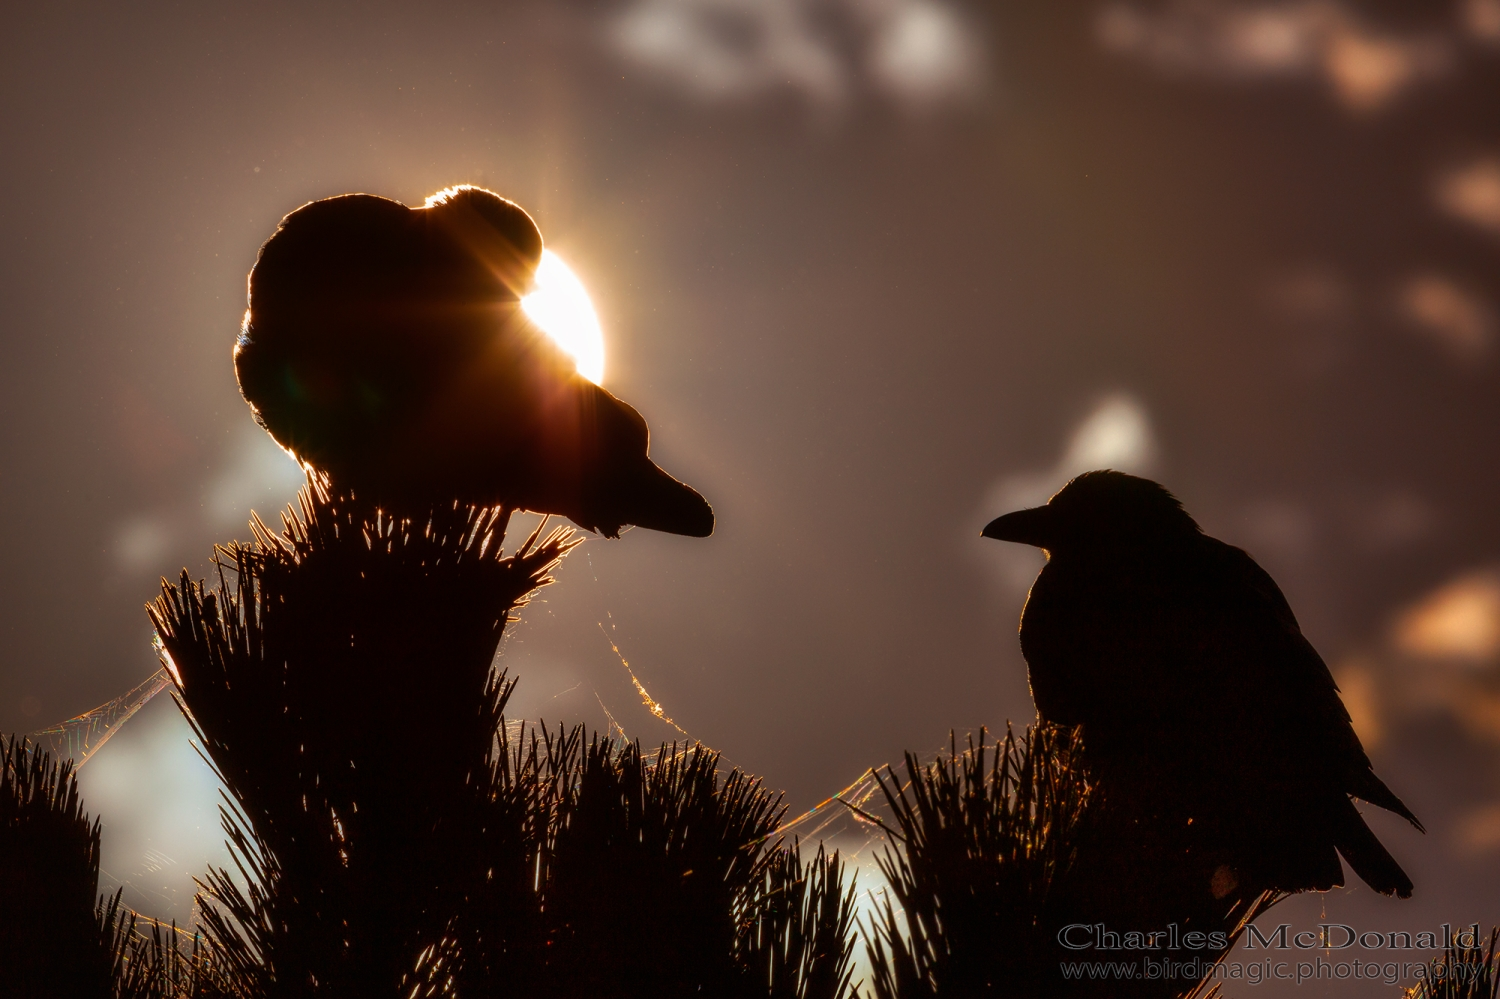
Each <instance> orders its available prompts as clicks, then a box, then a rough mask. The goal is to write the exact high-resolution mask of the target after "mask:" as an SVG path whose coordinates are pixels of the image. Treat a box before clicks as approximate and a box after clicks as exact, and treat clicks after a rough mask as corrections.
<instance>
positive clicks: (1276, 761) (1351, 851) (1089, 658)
mask: <svg viewBox="0 0 1500 999" xmlns="http://www.w3.org/2000/svg"><path fill="white" fill-rule="evenodd" d="M983 534H984V536H985V537H987V538H996V539H999V540H1001V541H1015V542H1019V543H1021V544H1028V545H1035V546H1037V547H1039V548H1043V549H1045V550H1046V551H1047V554H1048V561H1047V565H1046V567H1045V568H1043V569H1042V572H1041V574H1040V575H1039V576H1038V577H1037V579H1036V582H1035V583H1034V584H1033V585H1032V587H1031V594H1030V596H1029V597H1028V598H1027V601H1026V609H1025V611H1024V613H1023V614H1022V618H1021V650H1022V652H1023V653H1024V654H1025V656H1026V663H1027V667H1028V671H1029V674H1030V678H1031V691H1032V696H1033V697H1034V698H1035V700H1036V706H1037V711H1038V713H1039V714H1040V715H1041V717H1042V719H1043V720H1045V721H1049V722H1056V723H1059V724H1062V725H1069V726H1071V725H1082V726H1083V738H1084V744H1085V746H1086V750H1087V752H1088V754H1089V756H1090V757H1091V758H1092V759H1093V760H1094V761H1095V763H1096V764H1097V765H1098V766H1099V768H1100V771H1101V773H1102V775H1103V778H1104V780H1105V781H1106V782H1107V783H1108V782H1113V783H1115V784H1116V785H1117V786H1119V787H1124V788H1127V789H1128V793H1130V794H1133V795H1139V796H1142V797H1144V798H1146V799H1147V800H1148V801H1149V807H1148V808H1147V809H1146V811H1147V813H1148V814H1155V815H1158V816H1159V817H1160V818H1161V819H1162V820H1163V821H1169V822H1176V823H1177V824H1178V825H1179V826H1183V825H1184V824H1185V825H1186V826H1187V827H1189V828H1191V829H1192V830H1193V832H1192V834H1191V835H1192V841H1193V842H1196V843H1198V844H1200V846H1201V849H1202V851H1203V852H1205V853H1208V854H1212V853H1214V852H1215V851H1217V853H1218V856H1219V858H1220V862H1222V863H1225V864H1227V865H1228V866H1229V867H1231V868H1232V869H1233V871H1234V880H1236V881H1239V882H1243V881H1244V880H1245V879H1246V878H1247V877H1248V878H1249V880H1250V882H1251V883H1252V884H1254V885H1256V886H1258V887H1259V888H1279V889H1283V890H1287V891H1293V890H1305V889H1315V890H1326V889H1329V888H1333V887H1336V886H1338V885H1341V884H1343V870H1342V868H1341V866H1340V864H1339V860H1338V854H1343V856H1344V858H1345V859H1346V860H1347V861H1348V862H1349V864H1350V866H1352V867H1353V868H1354V870H1355V872H1356V873H1357V874H1358V875H1359V876H1360V877H1361V878H1363V879H1364V880H1365V882H1366V883H1368V884H1369V885H1370V887H1372V888H1374V889H1375V890H1376V891H1379V892H1382V893H1384V894H1387V895H1389V894H1392V893H1394V894H1396V895H1399V896H1401V897H1402V898H1406V897H1408V896H1409V895H1410V894H1411V888H1412V884H1411V879H1410V878H1408V877H1407V876H1406V873H1405V872H1404V871H1402V869H1401V867H1400V865H1398V864H1397V863H1396V861H1395V860H1394V859H1392V857H1391V855H1390V854H1389V853H1388V852H1386V849H1385V847H1384V846H1382V845H1381V843H1380V841H1379V840H1378V839H1376V837H1375V834H1374V833H1372V832H1371V831H1370V829H1369V827H1368V826H1366V825H1365V822H1364V819H1363V818H1361V816H1360V814H1359V812H1358V810H1356V808H1355V806H1354V803H1353V802H1352V801H1351V800H1350V795H1353V796H1354V797H1357V798H1362V799H1363V800H1365V801H1368V802H1370V803H1372V804H1375V805H1379V806H1380V807H1382V808H1385V809H1389V810H1390V811H1392V812H1395V813H1396V814H1398V815H1401V816H1402V817H1404V818H1405V819H1407V821H1409V822H1411V824H1412V825H1414V826H1416V827H1417V828H1418V829H1421V828H1422V825H1421V823H1420V822H1418V821H1417V818H1416V816H1414V815H1413V814H1412V813H1411V811H1410V810H1409V809H1408V808H1407V807H1406V806H1405V805H1404V804H1402V803H1401V800H1400V799H1399V798H1397V797H1396V796H1395V795H1394V794H1392V793H1391V791H1390V789H1389V788H1387V787H1386V786H1385V784H1384V783H1382V782H1381V780H1380V778H1379V777H1376V776H1375V772H1374V771H1373V770H1372V769H1371V766H1370V760H1369V757H1367V756H1366V755H1365V751H1364V748H1363V747H1362V746H1361V745H1360V742H1359V738H1358V736H1356V735H1355V734H1354V727H1353V725H1351V724H1350V719H1349V713H1348V712H1347V711H1346V710H1345V709H1344V705H1343V702H1342V701H1340V700H1339V695H1338V687H1337V686H1336V685H1335V684H1334V682H1333V677H1332V676H1331V675H1330V674H1329V672H1328V667H1327V666H1326V665H1324V663H1323V660H1322V659H1321V658H1320V657H1319V656H1318V653H1317V652H1316V651H1315V650H1314V649H1313V647H1312V645H1311V644H1310V643H1309V642H1308V641H1307V639H1306V638H1304V637H1303V635H1302V632H1301V630H1300V629H1299V628H1298V626H1297V619H1296V618H1295V617H1294V616H1293V615H1292V610H1291V608H1290V607H1289V606H1288V605H1287V602H1286V598H1285V597H1283V596H1282V594H1281V590H1280V589H1279V588H1278V587H1277V586H1276V583H1275V582H1274V581H1272V579H1271V577H1270V576H1269V575H1267V574H1266V572H1265V571H1264V570H1263V569H1261V567H1260V566H1258V565H1256V564H1255V562H1254V560H1252V559H1251V558H1250V556H1249V555H1247V554H1245V552H1243V551H1241V550H1240V549H1238V548H1235V547H1233V546H1231V545H1227V544H1224V543H1223V542H1222V541H1218V540H1215V539H1214V538H1211V537H1209V536H1207V535H1206V534H1204V533H1203V532H1202V530H1201V529H1200V528H1199V527H1198V525H1197V524H1196V523H1195V522H1194V521H1193V519H1192V517H1190V516H1188V514H1187V512H1186V511H1184V510H1183V508H1182V505H1181V504H1180V503H1179V502H1178V501H1177V499H1176V498H1175V497H1173V496H1172V494H1171V493H1169V492H1168V491H1167V490H1166V489H1164V488H1163V487H1161V486H1160V485H1158V484H1157V483H1155V482H1152V481H1150V480H1149V479H1142V478H1137V477H1135V476H1132V475H1125V474H1123V473H1121V472H1113V471H1099V472H1088V473H1085V474H1084V475H1080V476H1078V477H1077V478H1076V479H1074V480H1073V481H1072V482H1069V483H1068V484H1067V485H1066V486H1065V487H1063V489H1062V490H1061V491H1060V492H1058V493H1057V495H1055V496H1053V497H1052V499H1051V501H1050V502H1048V503H1047V505H1046V506H1042V507H1036V508H1035V509H1030V510H1021V511H1018V512H1016V513H1010V514H1006V515H1005V516H1003V517H1000V518H998V519H996V520H993V521H991V522H990V523H989V524H988V525H986V526H985V528H984V531H983ZM1335 849H1337V853H1335ZM1216 881H1217V878H1216ZM1216 888H1217V885H1216Z"/></svg>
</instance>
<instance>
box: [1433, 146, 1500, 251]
mask: <svg viewBox="0 0 1500 999" xmlns="http://www.w3.org/2000/svg"><path fill="white" fill-rule="evenodd" d="M1433 197H1434V199H1435V200H1436V201H1437V204H1438V207H1439V208H1441V209H1442V210H1443V211H1445V212H1447V213H1448V214H1449V215H1452V216H1453V217H1455V218H1458V219H1462V220H1463V221H1465V222H1468V223H1471V224H1472V225H1476V226H1479V227H1480V228H1481V229H1487V230H1489V231H1490V232H1492V233H1496V234H1500V159H1497V158H1495V157H1485V158H1483V159H1478V160H1475V161H1473V162H1471V163H1468V164H1466V165H1465V166H1461V167H1457V168H1455V169H1453V170H1449V171H1447V172H1446V173H1444V174H1442V175H1441V176H1440V177H1439V178H1438V180H1437V184H1436V185H1435V186H1434V188H1433Z"/></svg>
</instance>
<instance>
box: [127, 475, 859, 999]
mask: <svg viewBox="0 0 1500 999" xmlns="http://www.w3.org/2000/svg"><path fill="white" fill-rule="evenodd" d="M509 514H510V512H509V511H508V510H504V509H484V508H476V507H469V506H463V505H459V504H453V505H451V506H447V507H439V508H437V509H434V510H429V511H424V512H422V514H420V515H419V516H399V515H395V516H393V515H392V514H390V513H388V512H386V511H383V510H378V509H374V508H372V507H369V506H367V505H363V504H361V502H360V501H359V500H358V499H357V498H356V497H354V496H351V495H349V494H347V493H344V494H340V493H336V492H334V491H333V490H331V489H330V488H329V487H328V486H327V484H326V483H314V484H313V486H312V487H311V488H309V489H308V490H306V491H304V493H303V494H302V496H301V498H300V510H299V512H298V513H297V514H296V515H288V516H286V517H284V518H283V530H282V531H281V532H280V533H279V534H273V533H272V531H271V530H270V529H268V528H266V527H265V526H264V525H263V524H260V523H258V522H257V524H256V525H255V538H254V541H253V543H251V544H248V545H231V546H228V547H225V548H222V549H220V550H219V552H218V554H217V566H218V577H219V578H218V581H217V583H218V585H217V586H215V587H212V588H210V587H207V586H205V585H204V584H201V583H195V582H193V581H192V580H191V579H190V578H188V577H187V576H186V575H184V576H183V577H182V579H181V580H180V581H179V582H178V583H177V584H176V585H168V584H164V587H163V593H162V596H161V597H160V598H159V599H158V600H157V601H156V602H155V603H154V604H153V605H152V606H151V608H150V612H151V616H152V620H153V623H154V624H155V625H156V627H157V630H158V633H159V634H160V636H161V639H162V643H163V646H164V648H165V651H166V655H167V658H168V660H169V665H170V666H171V668H172V669H173V671H174V675H175V677H176V680H177V689H178V693H179V696H180V699H181V703H182V705H183V708H184V710H185V712H186V713H187V715H188V717H189V720H190V722H191V723H192V725H193V727H194V730H195V732H196V734H197V735H198V737H199V739H200V740H201V745H202V746H203V748H204V751H205V753H206V755H207V757H208V758H209V760H210V761H211V763H212V764H213V766H214V767H215V769H216V770H217V772H218V774H219V776H220V777H221V779H222V780H223V782H224V785H225V787H226V788H227V790H228V793H229V798H230V800H229V801H228V802H227V803H226V808H225V815H224V821H225V828H226V830H227V832H228V834H229V839H230V845H231V850H232V855H233V857H234V863H235V869H234V870H219V871H215V872H213V873H211V874H210V875H209V876H208V877H207V878H206V879H205V881H204V882H203V887H204V898H203V900H204V916H203V920H204V928H205V932H206V936H207V947H208V952H209V954H210V955H211V957H212V960H213V962H214V964H215V967H216V968H217V970H218V972H219V974H220V975H221V977H222V979H223V981H224V982H225V983H226V984H227V988H228V990H229V992H230V994H232V995H234V996H237V997H242V999H263V997H273V996H274V997H283V996H287V997H291V996H312V995H335V996H343V995H351V996H352V995H359V996H381V995H390V996H397V995H399V996H403V997H422V996H448V995H458V996H491V995H519V996H529V995H541V994H544V993H545V994H563V995H596V996H614V995H618V996H654V997H672V996H701V995H715V996H726V997H733V996H740V995H743V996H767V995H774V996H788V997H798V999H813V997H826V999H837V997H840V996H843V995H846V994H847V992H848V987H849V977H850V961H851V956H852V945H853V915H852V909H853V903H852V896H851V891H852V889H851V887H850V886H849V885H848V884H846V882H845V878H844V873H843V866H842V864H841V863H840V862H839V860H838V858H837V857H828V856H825V855H824V854H823V853H822V852H821V851H820V852H819V854H818V856H817V857H816V858H814V859H812V860H810V861H809V862H807V863H804V862H803V861H802V859H801V857H800V854H799V852H798V851H797V850H796V849H795V847H793V848H785V847H783V846H782V844H780V842H779V841H776V840H775V839H774V837H773V833H774V830H775V829H776V827H777V826H778V824H779V821H780V819H781V816H782V813H783V807H782V805H781V804H780V801H779V798H778V797H777V796H775V795H773V794H771V793H770V792H768V791H767V790H766V789H765V788H763V787H762V786H761V784H760V782H759V781H758V780H755V779H753V778H751V777H749V776H747V775H745V774H743V773H742V772H740V771H738V770H733V771H730V772H729V773H728V774H724V773H722V772H721V770H720V767H719V758H718V756H717V755H716V754H714V753H713V752H711V751H709V750H707V749H705V748H704V747H702V746H698V745H692V746H686V747H679V746H671V747H663V749H662V750H661V751H660V752H659V753H655V754H644V753H642V751H641V749H640V747H639V745H636V744H621V743H617V742H613V741H610V740H607V739H601V738H599V737H598V736H597V735H594V736H590V735H589V734H588V733H587V732H586V731H585V730H584V729H583V728H581V727H580V728H574V729H572V730H566V731H565V730H556V731H553V730H549V729H547V728H545V727H542V728H538V729H530V730H525V729H523V730H521V731H520V733H519V734H518V735H516V736H514V737H512V736H511V735H510V734H508V733H507V729H506V726H505V724H504V710H505V705H506V702H507V700H508V698H509V697H510V694H511V692H512V690H513V689H514V681H512V680H510V679H508V678H506V676H505V675H504V674H503V673H500V672H497V671H496V670H495V669H494V668H493V666H492V663H493V660H494V656H495V652H496V648H497V646H498V643H499V640H500V638H501V635H502V633H503V630H504V627H505V625H506V623H507V621H508V620H510V614H511V612H512V611H513V610H514V609H515V608H517V607H519V606H520V605H521V604H523V603H524V602H525V601H526V600H527V599H528V598H529V596H530V595H531V594H532V593H533V592H534V591H535V590H536V589H537V588H538V587H540V586H543V585H545V584H546V583H548V582H549V581H550V577H549V576H548V573H549V571H550V570H551V569H552V568H553V567H554V566H556V565H557V563H558V562H559V560H560V559H561V558H562V557H563V556H564V555H565V554H566V553H567V551H568V550H569V549H570V548H571V547H572V546H573V545H574V544H575V543H576V541H575V539H574V538H573V537H572V536H571V533H570V532H569V531H567V530H564V529H558V530H554V531H552V532H551V533H548V534H546V535H543V534H542V533H541V531H542V528H541V527H538V529H537V531H535V532H533V533H532V534H531V536H530V537H528V538H527V539H526V540H525V542H524V543H523V544H522V545H520V546H519V548H518V549H516V550H515V551H514V552H512V553H506V552H504V551H502V542H503V541H504V532H505V528H506V525H507V523H508V521H509Z"/></svg>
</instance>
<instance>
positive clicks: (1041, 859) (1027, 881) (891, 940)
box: [870, 728, 1090, 999]
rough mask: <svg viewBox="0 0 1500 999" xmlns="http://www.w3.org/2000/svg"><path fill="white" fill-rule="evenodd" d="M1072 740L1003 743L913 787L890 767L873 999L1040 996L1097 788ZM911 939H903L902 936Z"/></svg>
mask: <svg viewBox="0 0 1500 999" xmlns="http://www.w3.org/2000/svg"><path fill="white" fill-rule="evenodd" d="M1076 756H1077V746H1076V741H1075V740H1074V739H1073V738H1072V736H1071V735H1070V734H1069V733H1066V732H1063V731H1060V730H1056V729H1048V728H1038V729H1028V730H1027V731H1026V733H1025V734H1024V735H1023V736H1022V737H1021V738H1019V739H1017V738H1016V737H1015V736H1014V734H1013V733H1011V732H1007V733H1006V735H1005V741H1004V742H1003V743H1001V744H1000V745H998V746H987V745H986V742H985V732H984V730H983V729H981V730H980V733H979V739H978V742H977V743H976V742H975V741H974V740H973V739H972V738H971V739H970V741H969V745H968V749H967V750H966V751H965V752H962V753H961V752H959V751H958V748H957V743H956V741H955V742H954V743H953V746H952V749H951V751H950V753H949V754H948V756H947V757H946V758H942V759H939V760H938V761H936V762H935V763H933V764H931V765H928V766H925V767H924V766H922V765H921V764H920V763H918V762H917V760H916V758H915V757H913V756H912V755H911V754H909V753H908V754H907V756H906V775H907V781H908V783H907V784H906V785H905V786H903V785H902V784H901V782H900V780H899V779H898V778H897V777H896V774H895V773H894V771H891V770H890V769H889V768H887V770H886V772H885V773H884V774H883V775H882V774H881V773H880V771H876V775H877V777H878V778H879V779H880V789H881V791H882V792H883V794H884V797H885V800H886V803H887V805H888V806H889V807H890V810H891V812H892V813H893V814H894V817H895V827H894V828H893V829H892V830H891V832H892V835H893V836H894V838H895V839H896V840H897V842H898V843H899V844H900V847H899V849H897V848H894V847H893V848H889V849H887V851H886V852H885V854H884V856H882V857H881V858H880V861H879V863H880V869H881V871H882V873H884V874H885V877H886V880H887V881H888V882H889V884H890V891H891V894H892V895H894V896H895V899H896V902H897V903H898V904H899V905H900V907H901V915H900V916H899V917H898V916H897V914H896V911H895V909H894V908H893V907H892V906H891V903H890V901H889V900H887V901H886V905H885V909H884V911H883V912H881V913H880V914H879V915H878V916H877V917H876V921H875V925H874V927H873V932H872V933H871V934H870V960H871V964H872V966H873V968H874V976H873V982H872V985H873V987H874V990H875V996H876V999H912V997H916V996H939V995H942V996H962V995H973V996H982V995H1002V994H1003V995H1014V994H1021V995H1027V994H1041V993H1039V991H1038V990H1042V989H1044V986H1047V985H1051V984H1053V981H1054V979H1055V978H1056V977H1057V970H1056V969H1057V963H1056V960H1055V959H1053V960H1051V962H1050V966H1049V962H1048V959H1049V958H1052V957H1053V951H1054V950H1055V949H1056V945H1055V944H1054V942H1053V939H1052V938H1053V936H1055V934H1056V927H1057V925H1061V924H1060V922H1058V921H1057V920H1056V919H1054V918H1053V915H1054V913H1055V912H1056V907H1057V892H1056V890H1055V889H1056V886H1057V883H1058V881H1059V879H1060V878H1061V877H1062V876H1063V875H1064V874H1065V873H1066V872H1067V870H1068V869H1069V868H1070V866H1071V865H1072V863H1073V850H1074V840H1075V835H1076V833H1077V830H1078V828H1079V824H1080V822H1081V821H1082V819H1083V816H1084V812H1085V810H1086V808H1087V805H1088V801H1089V796H1090V787H1089V784H1088V782H1087V781H1086V780H1084V779H1081V778H1080V774H1079V771H1078V770H1077V769H1076V766H1075V764H1076ZM903 931H904V932H903Z"/></svg>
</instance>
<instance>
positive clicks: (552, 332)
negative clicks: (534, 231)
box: [521, 250, 604, 385]
mask: <svg viewBox="0 0 1500 999" xmlns="http://www.w3.org/2000/svg"><path fill="white" fill-rule="evenodd" d="M521 308H522V309H524V310H525V312H526V315H527V316H528V317H530V319H531V321H532V322H534V323H536V324H537V326H539V327H541V329H542V331H543V332H544V333H546V334H547V335H548V336H549V337H551V338H552V340H553V342H554V343H556V344H557V345H558V346H559V347H561V348H562V350H563V352H564V353H565V354H567V355H568V356H569V357H571V358H572V359H573V363H574V364H575V365H576V366H577V368H578V373H579V374H580V375H582V376H583V377H585V378H587V379H588V380H589V381H591V382H593V383H594V384H595V385H598V384H600V383H601V382H602V381H603V380H604V332H603V330H601V329H600V328H599V316H598V315H597V314H595V312H594V303H592V302H590V301H589V293H588V292H587V291H585V290H584V287H583V282H582V281H580V280H578V276H577V275H576V274H574V273H573V272H572V271H571V270H570V269H569V268H568V265H567V264H565V263H563V262H562V260H561V259H559V258H558V256H557V254H555V253H553V252H552V251H551V250H543V251H542V262H541V263H540V264H538V265H537V268H536V290H535V291H533V292H532V293H531V294H529V295H527V296H526V297H524V298H522V299H521Z"/></svg>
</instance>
